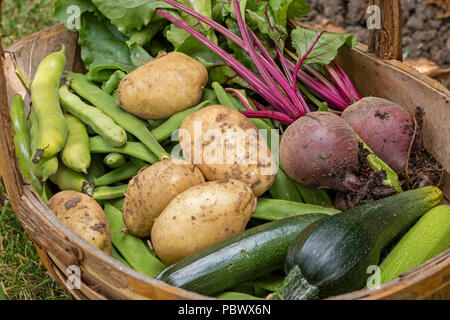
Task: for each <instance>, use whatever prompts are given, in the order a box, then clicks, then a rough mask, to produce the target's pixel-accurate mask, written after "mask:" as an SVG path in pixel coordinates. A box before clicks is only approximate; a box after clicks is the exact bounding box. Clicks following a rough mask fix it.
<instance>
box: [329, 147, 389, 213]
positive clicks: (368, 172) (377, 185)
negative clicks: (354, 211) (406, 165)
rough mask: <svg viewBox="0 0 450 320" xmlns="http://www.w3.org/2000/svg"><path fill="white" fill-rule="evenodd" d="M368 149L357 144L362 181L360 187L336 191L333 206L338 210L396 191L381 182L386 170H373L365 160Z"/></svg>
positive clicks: (387, 195)
mask: <svg viewBox="0 0 450 320" xmlns="http://www.w3.org/2000/svg"><path fill="white" fill-rule="evenodd" d="M368 155H369V151H368V150H367V149H365V148H364V147H363V144H362V143H360V144H359V163H360V166H361V168H360V171H359V173H360V175H359V178H360V180H361V182H362V183H363V186H362V187H361V188H358V189H356V190H354V191H349V192H338V193H337V194H336V200H335V207H336V208H338V209H339V210H342V211H344V210H348V209H351V208H354V207H356V206H358V205H361V204H364V203H368V202H372V201H375V200H379V199H382V198H386V197H389V196H392V195H394V194H396V193H397V191H396V190H395V189H394V188H393V187H391V186H386V185H384V184H383V181H384V180H385V179H386V171H384V170H381V171H375V170H374V169H373V168H372V166H371V165H370V164H369V162H368V161H367V156H368Z"/></svg>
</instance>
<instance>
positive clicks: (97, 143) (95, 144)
mask: <svg viewBox="0 0 450 320" xmlns="http://www.w3.org/2000/svg"><path fill="white" fill-rule="evenodd" d="M89 148H90V150H91V152H92V153H112V152H117V153H123V154H126V155H129V156H132V157H135V158H138V159H141V160H144V161H146V162H150V163H156V162H158V161H159V159H158V158H157V157H156V156H155V155H154V154H153V153H152V152H151V151H150V150H149V149H148V148H147V147H146V146H145V145H144V144H143V143H141V142H127V143H125V145H123V146H122V147H113V146H111V145H110V144H109V143H108V142H106V141H105V139H103V138H102V137H101V136H95V137H91V138H89Z"/></svg>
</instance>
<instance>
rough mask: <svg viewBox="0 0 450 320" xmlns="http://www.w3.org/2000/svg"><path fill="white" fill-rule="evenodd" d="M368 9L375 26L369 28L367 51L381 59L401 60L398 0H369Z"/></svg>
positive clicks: (400, 26) (400, 7)
mask: <svg viewBox="0 0 450 320" xmlns="http://www.w3.org/2000/svg"><path fill="white" fill-rule="evenodd" d="M369 5H370V6H376V7H369V9H371V8H373V10H370V11H371V12H372V13H373V14H378V15H379V16H378V17H377V16H372V17H373V18H374V19H375V20H376V19H380V20H381V21H379V23H378V25H377V21H374V22H375V28H371V29H370V30H369V51H370V52H373V53H375V55H377V56H378V57H379V58H381V59H396V60H400V61H402V60H403V52H402V6H401V3H400V0H370V3H369Z"/></svg>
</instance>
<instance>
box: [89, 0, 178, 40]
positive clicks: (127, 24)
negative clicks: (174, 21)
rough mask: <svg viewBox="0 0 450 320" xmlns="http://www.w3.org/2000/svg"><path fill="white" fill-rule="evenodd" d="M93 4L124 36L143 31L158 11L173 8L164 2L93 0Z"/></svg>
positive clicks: (147, 0)
mask: <svg viewBox="0 0 450 320" xmlns="http://www.w3.org/2000/svg"><path fill="white" fill-rule="evenodd" d="M92 2H93V3H94V4H95V6H96V7H97V8H98V10H99V11H100V12H101V13H102V14H103V15H104V16H105V17H107V18H108V19H109V20H110V21H111V23H112V24H113V25H115V26H116V27H117V29H118V30H119V31H120V32H121V33H122V34H127V33H129V32H130V31H132V30H141V29H142V27H144V26H146V25H147V24H148V23H149V22H150V21H152V20H153V18H154V16H155V12H156V9H158V8H171V6H170V5H168V4H167V3H165V2H163V1H149V0H114V1H111V0H92Z"/></svg>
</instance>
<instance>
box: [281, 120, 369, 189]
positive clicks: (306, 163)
mask: <svg viewBox="0 0 450 320" xmlns="http://www.w3.org/2000/svg"><path fill="white" fill-rule="evenodd" d="M358 152H359V148H358V139H357V137H356V135H355V132H354V131H353V129H352V128H351V127H350V125H349V124H348V123H347V122H346V121H345V120H344V119H342V118H340V117H339V116H337V115H335V114H333V113H330V112H310V113H308V114H306V115H304V116H303V117H301V118H299V119H297V120H296V121H295V122H294V123H293V124H291V125H290V126H289V127H288V129H287V130H286V132H285V133H284V134H283V136H282V139H281V146H280V159H281V166H282V168H283V169H284V170H285V171H286V173H287V174H288V175H289V176H290V177H292V178H293V179H294V180H296V181H297V182H299V183H300V184H301V185H303V186H305V187H308V188H330V189H334V190H341V191H349V190H354V189H357V188H359V187H360V186H361V182H360V180H359V178H358V177H357V176H356V174H357V173H358V171H359V168H360V164H359V160H358Z"/></svg>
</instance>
